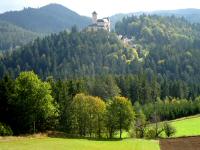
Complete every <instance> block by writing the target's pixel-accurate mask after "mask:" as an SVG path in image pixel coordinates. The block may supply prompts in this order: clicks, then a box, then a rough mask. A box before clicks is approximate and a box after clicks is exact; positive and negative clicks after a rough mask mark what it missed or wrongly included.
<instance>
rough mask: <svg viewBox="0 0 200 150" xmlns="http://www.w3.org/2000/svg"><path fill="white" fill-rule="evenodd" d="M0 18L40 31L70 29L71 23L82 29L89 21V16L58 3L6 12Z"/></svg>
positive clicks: (50, 31)
mask: <svg viewBox="0 0 200 150" xmlns="http://www.w3.org/2000/svg"><path fill="white" fill-rule="evenodd" d="M0 20H4V21H7V22H10V23H12V24H15V25H17V26H19V27H22V28H25V29H27V30H31V31H33V32H40V33H52V32H60V31H62V30H66V29H67V30H68V29H70V28H71V27H72V26H73V25H76V26H77V27H78V28H80V29H82V28H84V27H86V26H87V25H88V24H90V23H91V19H90V18H89V17H85V16H81V15H79V14H77V13H76V12H74V11H72V10H70V9H68V8H66V7H64V6H62V5H59V4H49V5H46V6H44V7H41V8H25V9H24V10H21V11H10V12H6V13H3V14H0Z"/></svg>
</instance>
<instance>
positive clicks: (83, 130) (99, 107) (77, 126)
mask: <svg viewBox="0 0 200 150" xmlns="http://www.w3.org/2000/svg"><path fill="white" fill-rule="evenodd" d="M105 108H106V105H105V102H104V101H102V100H101V99H100V98H98V97H93V96H87V95H85V94H77V95H76V96H75V97H74V99H73V102H72V104H71V115H72V129H73V131H74V133H76V134H79V135H80V136H87V135H89V136H90V137H91V136H92V135H95V136H98V137H101V133H102V130H103V127H104V124H103V123H104V120H103V116H104V113H105Z"/></svg>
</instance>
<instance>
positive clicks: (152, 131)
mask: <svg viewBox="0 0 200 150" xmlns="http://www.w3.org/2000/svg"><path fill="white" fill-rule="evenodd" d="M145 137H146V138H148V139H155V138H156V130H155V129H154V128H151V129H149V130H147V132H146V134H145Z"/></svg>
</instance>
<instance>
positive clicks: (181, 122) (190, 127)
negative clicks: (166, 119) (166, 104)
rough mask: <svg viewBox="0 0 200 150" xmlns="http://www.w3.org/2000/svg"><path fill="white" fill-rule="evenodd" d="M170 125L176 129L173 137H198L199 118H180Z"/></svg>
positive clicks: (199, 129) (199, 132)
mask: <svg viewBox="0 0 200 150" xmlns="http://www.w3.org/2000/svg"><path fill="white" fill-rule="evenodd" d="M170 123H171V124H172V125H173V126H174V127H175V128H176V134H175V136H174V137H182V136H194V135H200V116H192V117H187V118H181V119H177V120H173V121H171V122H170Z"/></svg>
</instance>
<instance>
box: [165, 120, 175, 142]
mask: <svg viewBox="0 0 200 150" xmlns="http://www.w3.org/2000/svg"><path fill="white" fill-rule="evenodd" d="M163 129H164V132H165V135H166V136H167V137H168V138H169V137H171V136H173V135H174V134H175V133H176V129H175V128H174V127H173V126H172V125H171V124H169V123H167V122H165V123H164V125H163Z"/></svg>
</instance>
